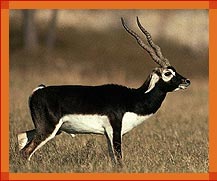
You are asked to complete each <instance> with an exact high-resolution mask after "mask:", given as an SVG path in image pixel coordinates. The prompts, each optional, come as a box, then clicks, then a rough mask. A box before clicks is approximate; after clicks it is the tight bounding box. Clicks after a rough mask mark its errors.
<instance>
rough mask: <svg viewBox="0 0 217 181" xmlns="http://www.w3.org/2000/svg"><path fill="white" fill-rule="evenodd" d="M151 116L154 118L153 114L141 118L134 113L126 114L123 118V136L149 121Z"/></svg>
mask: <svg viewBox="0 0 217 181" xmlns="http://www.w3.org/2000/svg"><path fill="white" fill-rule="evenodd" d="M151 116H152V114H149V115H146V116H139V115H137V114H135V113H132V112H126V113H125V114H124V116H123V119H122V130H121V134H122V135H123V134H125V133H127V132H129V131H130V130H131V129H133V128H134V127H136V126H138V125H139V124H141V123H142V122H143V121H145V120H146V119H148V118H149V117H151Z"/></svg>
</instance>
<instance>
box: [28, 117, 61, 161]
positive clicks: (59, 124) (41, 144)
mask: <svg viewBox="0 0 217 181" xmlns="http://www.w3.org/2000/svg"><path fill="white" fill-rule="evenodd" d="M62 124H63V121H62V119H60V121H59V123H58V124H57V125H56V127H55V129H54V131H53V132H52V133H51V135H49V136H48V137H47V138H46V139H45V140H44V141H42V142H41V143H40V144H39V145H38V146H37V147H36V148H35V149H34V151H33V152H32V153H31V154H30V156H29V158H28V161H30V158H31V157H32V155H33V154H34V153H35V152H36V151H37V150H38V149H39V148H41V147H42V146H43V145H44V144H45V143H47V142H48V141H49V140H51V139H52V138H54V137H55V135H56V133H57V131H58V130H59V129H60V127H61V126H62Z"/></svg>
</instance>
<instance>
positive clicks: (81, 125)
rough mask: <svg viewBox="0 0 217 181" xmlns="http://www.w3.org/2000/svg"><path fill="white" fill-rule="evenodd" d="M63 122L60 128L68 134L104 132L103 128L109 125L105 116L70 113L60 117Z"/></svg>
mask: <svg viewBox="0 0 217 181" xmlns="http://www.w3.org/2000/svg"><path fill="white" fill-rule="evenodd" d="M61 119H62V120H63V124H62V126H61V128H60V130H63V131H65V132H67V133H69V134H76V133H96V134H104V132H105V128H107V127H108V126H110V123H109V120H108V117H107V116H101V115H82V114H72V115H66V116H64V117H62V118H61Z"/></svg>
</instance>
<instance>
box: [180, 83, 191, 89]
mask: <svg viewBox="0 0 217 181" xmlns="http://www.w3.org/2000/svg"><path fill="white" fill-rule="evenodd" d="M189 85H190V84H180V85H179V89H183V90H184V89H187V87H188V86H189Z"/></svg>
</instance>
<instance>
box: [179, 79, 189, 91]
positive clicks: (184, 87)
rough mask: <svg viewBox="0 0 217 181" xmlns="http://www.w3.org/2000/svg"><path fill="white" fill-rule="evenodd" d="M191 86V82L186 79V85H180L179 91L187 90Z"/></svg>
mask: <svg viewBox="0 0 217 181" xmlns="http://www.w3.org/2000/svg"><path fill="white" fill-rule="evenodd" d="M190 84H191V82H190V80H188V79H186V80H185V81H184V83H182V84H180V85H179V89H187V87H188V86H189V85H190Z"/></svg>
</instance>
